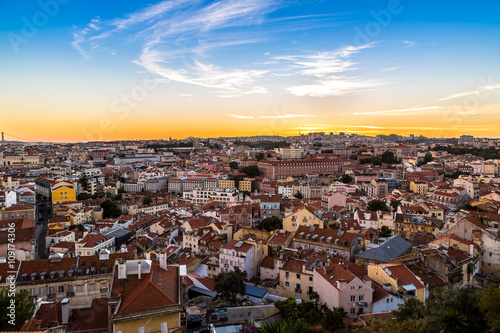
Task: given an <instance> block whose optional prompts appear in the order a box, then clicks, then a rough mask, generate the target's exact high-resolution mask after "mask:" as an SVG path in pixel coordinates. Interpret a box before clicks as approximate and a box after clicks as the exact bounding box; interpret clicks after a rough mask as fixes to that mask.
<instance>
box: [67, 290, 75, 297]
mask: <svg viewBox="0 0 500 333" xmlns="http://www.w3.org/2000/svg"><path fill="white" fill-rule="evenodd" d="M74 296H75V292H74V291H68V292H66V297H74Z"/></svg>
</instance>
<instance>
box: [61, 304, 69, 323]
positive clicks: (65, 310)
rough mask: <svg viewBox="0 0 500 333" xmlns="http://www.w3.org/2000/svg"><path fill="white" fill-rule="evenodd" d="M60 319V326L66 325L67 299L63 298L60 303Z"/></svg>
mask: <svg viewBox="0 0 500 333" xmlns="http://www.w3.org/2000/svg"><path fill="white" fill-rule="evenodd" d="M61 317H62V323H61V324H63V325H67V324H68V321H69V298H65V299H63V300H62V301H61Z"/></svg>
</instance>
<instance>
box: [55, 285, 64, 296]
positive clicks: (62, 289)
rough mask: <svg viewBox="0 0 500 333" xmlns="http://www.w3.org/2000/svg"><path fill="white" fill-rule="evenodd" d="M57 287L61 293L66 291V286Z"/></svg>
mask: <svg viewBox="0 0 500 333" xmlns="http://www.w3.org/2000/svg"><path fill="white" fill-rule="evenodd" d="M57 289H58V290H57V291H58V292H59V294H62V293H64V286H59V287H58V288H57Z"/></svg>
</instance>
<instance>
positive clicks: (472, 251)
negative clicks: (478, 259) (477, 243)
mask: <svg viewBox="0 0 500 333" xmlns="http://www.w3.org/2000/svg"><path fill="white" fill-rule="evenodd" d="M469 255H470V256H471V257H472V258H474V245H472V244H471V245H469Z"/></svg>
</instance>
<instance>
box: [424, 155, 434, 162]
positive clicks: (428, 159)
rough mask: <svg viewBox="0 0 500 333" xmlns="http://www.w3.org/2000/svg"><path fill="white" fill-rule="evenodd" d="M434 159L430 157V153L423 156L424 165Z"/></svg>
mask: <svg viewBox="0 0 500 333" xmlns="http://www.w3.org/2000/svg"><path fill="white" fill-rule="evenodd" d="M433 160H434V158H433V157H432V153H426V154H425V156H424V164H427V163H429V162H432V161H433Z"/></svg>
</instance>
